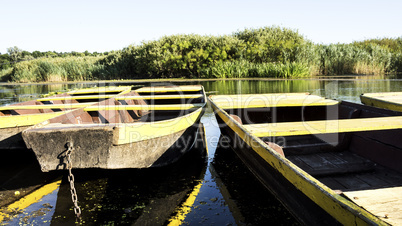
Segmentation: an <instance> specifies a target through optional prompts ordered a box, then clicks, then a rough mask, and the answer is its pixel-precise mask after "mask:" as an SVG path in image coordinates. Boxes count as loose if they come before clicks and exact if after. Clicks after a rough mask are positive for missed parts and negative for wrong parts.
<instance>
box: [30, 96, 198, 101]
mask: <svg viewBox="0 0 402 226" xmlns="http://www.w3.org/2000/svg"><path fill="white" fill-rule="evenodd" d="M114 96H116V95H88V96H66V97H48V98H40V99H38V101H53V100H82V99H109V98H112V97H114ZM202 97H203V95H202V94H194V95H156V96H121V97H116V98H115V99H116V100H151V99H155V100H156V99H157V100H163V99H195V98H202Z"/></svg>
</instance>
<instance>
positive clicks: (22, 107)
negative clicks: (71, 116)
mask: <svg viewBox="0 0 402 226" xmlns="http://www.w3.org/2000/svg"><path fill="white" fill-rule="evenodd" d="M91 104H94V103H93V102H91V103H74V104H43V105H7V106H2V107H0V111H4V110H35V109H61V108H63V109H66V108H68V109H72V108H83V107H86V106H89V105H91Z"/></svg>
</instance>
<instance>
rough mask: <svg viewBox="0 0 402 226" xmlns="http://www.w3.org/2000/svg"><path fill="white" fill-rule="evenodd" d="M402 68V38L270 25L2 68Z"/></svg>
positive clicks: (83, 74)
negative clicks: (341, 39)
mask: <svg viewBox="0 0 402 226" xmlns="http://www.w3.org/2000/svg"><path fill="white" fill-rule="evenodd" d="M393 72H402V38H396V39H373V40H365V41H362V42H354V43H351V44H330V45H321V44H314V43H312V42H311V41H309V40H307V39H306V38H305V37H303V36H302V35H300V34H299V33H298V31H297V30H292V29H287V28H280V27H275V26H274V27H265V28H259V29H245V30H243V31H237V32H234V33H233V34H232V35H226V36H219V37H216V36H201V35H195V34H191V35H172V36H165V37H162V38H161V39H159V40H155V41H149V42H144V43H142V44H141V45H138V46H134V45H131V46H128V47H126V48H124V49H122V50H119V51H112V52H109V53H108V55H106V56H82V55H77V54H75V56H68V57H55V58H41V59H36V60H30V61H23V62H19V63H16V64H14V65H13V69H12V70H11V69H8V71H1V72H0V76H1V77H0V78H1V79H2V80H3V81H4V80H9V81H15V82H39V81H81V80H92V79H132V78H173V77H178V78H181V77H188V78H203V77H208V78H211V77H212V78H214V77H215V78H244V77H284V78H291V77H306V76H315V75H341V74H382V73H393Z"/></svg>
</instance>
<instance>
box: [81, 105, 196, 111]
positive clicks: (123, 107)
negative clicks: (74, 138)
mask: <svg viewBox="0 0 402 226" xmlns="http://www.w3.org/2000/svg"><path fill="white" fill-rule="evenodd" d="M202 106H204V104H160V105H100V106H99V105H94V106H89V107H86V108H85V109H84V111H115V110H117V111H122V110H148V111H169V110H180V111H182V110H190V109H194V108H200V107H202Z"/></svg>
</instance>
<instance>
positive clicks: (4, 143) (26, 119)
mask: <svg viewBox="0 0 402 226" xmlns="http://www.w3.org/2000/svg"><path fill="white" fill-rule="evenodd" d="M130 90H131V87H129V86H124V87H97V88H86V89H78V90H73V91H69V92H66V93H62V94H57V95H54V96H49V97H44V98H39V99H37V100H31V101H26V102H22V103H16V104H12V105H6V106H1V107H0V149H25V148H26V146H25V144H24V142H23V139H22V137H21V132H22V131H23V130H25V129H27V128H29V127H30V126H32V125H35V124H38V123H41V122H43V121H46V120H48V119H51V118H54V117H57V116H60V115H63V114H65V113H67V112H69V111H71V110H73V109H77V108H82V107H86V106H89V105H91V104H93V103H95V102H96V101H102V100H105V99H106V98H110V97H112V96H115V95H117V94H119V93H121V94H124V93H126V92H129V91H130ZM83 94H86V95H85V96H82V95H83ZM99 94H102V95H99Z"/></svg>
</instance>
